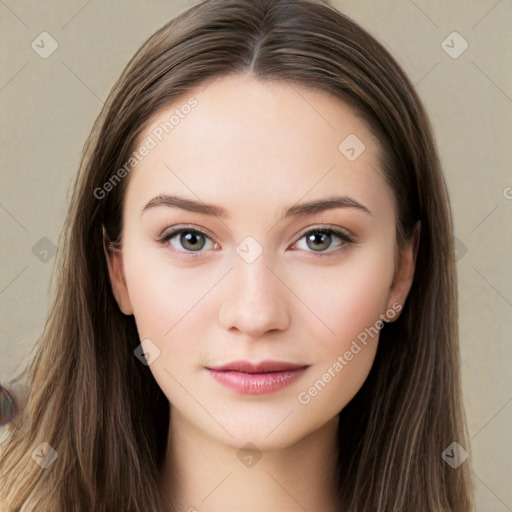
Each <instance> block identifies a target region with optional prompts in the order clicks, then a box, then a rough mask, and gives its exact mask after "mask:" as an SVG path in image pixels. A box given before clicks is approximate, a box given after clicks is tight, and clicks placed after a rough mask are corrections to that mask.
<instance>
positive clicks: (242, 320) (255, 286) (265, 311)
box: [219, 244, 289, 337]
mask: <svg viewBox="0 0 512 512" xmlns="http://www.w3.org/2000/svg"><path fill="white" fill-rule="evenodd" d="M240 246H241V247H242V253H241V255H240V253H239V256H240V257H239V256H236V258H237V261H236V263H235V265H234V268H233V271H232V272H230V278H229V283H230V284H229V286H228V287H227V290H226V296H225V297H223V299H222V304H221V308H220V311H219V322H220V324H221V326H222V327H223V328H224V329H226V330H228V329H231V328H233V327H234V328H236V329H238V330H239V331H242V332H244V333H246V334H248V335H250V336H251V337H259V336H261V335H263V334H264V333H265V332H266V331H269V330H274V329H278V330H285V329H286V328H287V327H288V324H289V311H288V299H289V297H288V296H287V293H286V287H285V286H284V285H283V284H282V283H281V282H280V280H279V279H278V278H277V277H276V276H275V275H274V272H275V270H271V262H270V258H269V255H267V254H266V253H265V252H262V253H261V254H260V255H259V256H257V257H256V258H255V259H252V258H247V257H246V255H247V254H250V251H251V250H253V254H252V255H253V256H254V247H252V248H250V249H249V251H247V252H245V253H244V252H243V249H244V246H243V244H240ZM249 247H250V246H249ZM239 248H240V247H239ZM239 248H237V252H239ZM245 249H247V247H245ZM244 255H245V256H244ZM269 267H270V268H269Z"/></svg>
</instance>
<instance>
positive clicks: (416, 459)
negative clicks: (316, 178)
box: [0, 0, 473, 512]
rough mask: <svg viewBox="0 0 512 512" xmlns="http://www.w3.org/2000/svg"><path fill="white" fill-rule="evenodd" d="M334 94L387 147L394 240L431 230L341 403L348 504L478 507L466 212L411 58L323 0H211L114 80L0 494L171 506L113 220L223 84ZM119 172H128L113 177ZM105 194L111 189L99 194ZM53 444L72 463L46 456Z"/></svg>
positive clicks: (355, 507) (160, 425)
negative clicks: (191, 98) (460, 288)
mask: <svg viewBox="0 0 512 512" xmlns="http://www.w3.org/2000/svg"><path fill="white" fill-rule="evenodd" d="M247 72H249V73H252V74H253V75H254V77H255V78H257V79H259V80H280V81H287V82H288V83H291V84H297V85H300V86H306V87H309V88H312V89H316V90H321V91H324V92H326V93H330V94H332V95H334V96H335V97H336V98H339V99H340V100H341V101H344V102H347V103H348V104H349V105H351V106H352V107H353V108H354V109H355V111H356V112H357V113H358V114H359V115H360V116H362V118H363V119H364V120H365V121H366V123H367V124H368V126H369V128H370V129H371V130H372V131H373V132H374V133H375V134H376V135H377V136H378V139H379V140H380V142H381V146H382V151H383V155H384V156H383V158H382V171H383V173H384V175H385V177H386V180H387V182H388V183H389V185H390V187H391V188H392V190H393V191H394V195H395V199H396V201H395V202H396V220H397V241H398V243H399V244H400V243H403V242H404V241H405V240H407V239H409V237H410V236H411V233H412V230H413V228H414V226H416V225H417V222H418V221H419V222H420V224H421V230H420V240H419V248H418V254H417V262H416V272H415V277H414V281H413V284H412V287H411V290H410V293H409V296H408V299H407V301H406V303H405V305H404V309H403V311H402V315H401V316H400V318H399V319H398V320H397V321H396V322H394V323H390V324H386V326H385V327H384V328H383V329H382V331H381V333H380V342H379V348H378V351H377V355H376V359H375V362H374V365H373V367H372V370H371V372H370V375H369V376H368V378H367V380H366V382H365V383H364V385H363V386H362V388H361V390H360V391H359V392H358V393H357V395H356V396H355V397H354V398H353V399H352V401H351V402H350V403H349V404H348V405H347V406H346V407H345V408H344V409H343V411H341V413H340V422H339V434H340V435H339V447H340V450H339V464H338V466H339V471H338V479H339V495H340V503H342V504H343V507H344V510H350V511H357V512H362V511H368V512H369V511H371V512H384V511H394V512H406V511H407V512H410V511H411V510H414V511H415V512H426V511H433V510H435V511H437V512H440V511H450V512H467V511H469V510H471V509H472V504H473V498H472V494H473V491H472V481H471V477H470V473H471V472H470V467H469V461H466V462H464V463H463V464H462V465H460V466H459V467H458V468H452V467H451V466H450V465H448V464H447V463H446V462H445V461H444V460H443V459H442V456H441V455H442V452H443V450H444V449H445V448H446V447H447V446H449V445H450V444H451V443H452V442H454V441H456V442H458V443H459V444H460V445H462V446H463V447H465V448H466V449H468V439H467V434H466V431H465V426H464V420H463V408H462V398H461V382H460V368H459V365H460V363H459V348H458V330H457V291H456V274H455V258H454V248H453V232H452V219H451V212H450V208H449V202H448V195H447V191H446V186H445V182H444V178H443V175H442V172H441V169H440V163H439V161H438V156H437V150H436V146H435V142H434V139H433V136H432V133H431V127H430V124H429V121H428V118H427V115H426V113H425V111H424V108H423V106H422V104H421V102H420V100H419V98H418V96H417V95H416V92H415V90H414V88H413V86H412V85H411V83H410V81H409V80H408V78H407V77H406V76H405V74H404V72H403V71H402V69H401V68H400V67H399V66H398V64H397V63H396V62H395V60H394V59H393V58H392V57H391V55H390V54H389V53H388V52H387V51H386V50H385V49H384V48H383V47H382V46H381V45H380V44H379V43H378V42H377V41H376V40H375V39H374V38H373V37H372V36H370V35H369V34H368V33H366V32H365V31H364V30H363V29H362V28H360V27H359V26H358V25H357V24H355V23H354V22H353V21H352V20H350V19H349V18H347V17H346V16H344V15H342V14H341V13H339V12H338V11H337V10H335V9H334V8H333V7H331V6H330V5H329V4H326V3H322V2H320V1H314V0H204V1H202V2H200V3H198V4H196V5H193V6H192V7H190V8H188V9H187V10H185V11H184V12H183V13H182V14H181V15H179V16H178V17H176V18H175V19H173V20H171V21H170V22H169V23H167V24H166V25H165V26H163V27H162V28H161V29H160V30H158V31H157V32H156V33H155V34H154V35H152V36H151V37H150V38H149V39H148V40H147V41H146V42H145V43H144V45H143V46H142V47H141V48H140V50H139V51H138V52H137V53H136V54H135V56H134V57H133V58H132V59H131V60H130V62H129V63H128V65H127V67H126V68H125V70H124V71H123V73H122V75H121V77H120V78H119V80H118V81H117V83H116V84H115V86H114V87H113V89H112V91H111V93H110V95H109V97H108V99H107V101H106V103H105V106H104V108H103V110H102V112H101V114H100V115H99V117H98V119H97V120H96V122H95V124H94V127H93V130H92V132H91V135H90V136H89V138H88V140H87V142H86V146H85V148H84V153H83V156H82V161H81V165H80V170H79V173H78V176H77V179H76V182H75V184H74V189H73V194H72V198H71V201H70V207H69V212H68V216H67V219H66V222H65V226H64V230H63V233H62V235H61V238H60V240H59V251H58V258H57V263H56V276H55V281H54V284H55V286H54V289H53V290H52V291H53V293H52V298H53V299H52V300H53V302H52V306H51V309H50V312H49V316H48V321H47V323H46V326H45V329H44V332H43V334H42V336H41V338H40V339H39V340H38V343H37V344H36V347H35V354H34V356H33V357H32V359H31V362H30V364H29V365H28V366H27V367H26V369H25V371H24V372H23V374H22V375H20V376H19V378H20V379H21V378H22V377H26V382H27V384H28V388H29V395H28V400H27V404H26V407H25V408H24V411H23V413H22V414H20V415H19V417H18V418H17V420H16V421H15V422H14V423H13V424H12V425H11V427H10V429H9V433H8V435H7V436H6V439H5V441H4V442H3V445H2V458H1V462H0V471H1V473H0V487H1V489H2V495H1V498H0V506H1V509H2V510H3V511H4V512H11V511H18V510H20V509H21V508H22V506H23V511H36V510H37V511H52V512H56V511H65V512H69V511H71V510H73V511H77V512H81V511H90V510H94V511H96V512H98V511H105V512H106V511H109V512H113V511H116V512H118V511H123V512H127V511H145V512H147V511H161V510H162V506H161V504H160V501H159V500H160V499H159V495H158V485H159V475H160V471H161V468H162V463H163V457H164V455H165V445H166V439H167V429H168V426H169V407H170V406H169V402H168V400H167V399H166V397H165V395H164V394H163V392H162V391H161V389H160V388H159V386H158V385H157V383H156V381H155V379H154V378H153V376H152V374H151V372H150V370H149V368H148V367H147V366H144V365H142V364H140V362H139V360H138V359H137V358H136V357H134V354H133V351H134V349H135V348H136V347H137V346H138V345H139V344H140V339H139V336H138V333H137V328H136V324H135V321H134V318H133V316H124V315H123V314H122V313H121V312H120V311H119V308H118V306H117V303H116V301H115V298H114V296H113V293H112V289H111V286H110V282H109V276H108V269H107V263H106V258H105V253H104V246H103V226H104V227H105V228H106V232H107V233H108V234H109V235H110V237H111V239H112V240H118V239H119V238H120V234H121V229H122V224H121V213H122V205H123V197H124V193H125V190H126V183H127V181H128V179H127V178H125V179H122V180H118V181H119V182H117V181H116V182H115V186H112V187H109V190H108V193H106V192H105V187H104V185H105V183H107V182H109V180H112V179H113V177H114V175H115V174H116V173H118V174H117V176H118V177H119V172H118V171H119V169H121V168H122V167H123V166H124V165H125V163H126V162H128V161H129V159H130V156H131V154H132V152H133V151H134V149H136V145H137V143H138V141H139V140H140V136H141V134H142V132H143V130H144V129H145V128H146V127H147V125H148V122H149V120H150V119H151V118H152V117H153V116H154V114H155V113H156V112H157V111H159V110H160V109H161V108H163V107H168V106H169V105H171V104H175V103H176V102H177V101H178V100H182V99H183V98H185V100H186V98H187V95H189V94H191V91H193V90H194V89H195V88H197V87H199V86H200V85H201V84H204V83H206V82H207V81H208V80H210V79H213V78H216V77H219V76H225V75H229V74H236V73H247ZM110 182H111V183H114V182H113V181H110ZM98 190H103V192H101V194H100V193H99V192H98ZM42 442H47V443H49V445H51V447H53V448H54V449H55V450H56V452H57V454H58V458H57V461H56V462H55V463H54V464H53V465H52V466H51V467H50V468H48V469H42V468H41V467H40V466H39V465H37V464H35V463H34V461H33V460H32V459H31V454H32V452H33V450H35V449H36V448H37V447H38V446H39V445H40V444H41V443H42Z"/></svg>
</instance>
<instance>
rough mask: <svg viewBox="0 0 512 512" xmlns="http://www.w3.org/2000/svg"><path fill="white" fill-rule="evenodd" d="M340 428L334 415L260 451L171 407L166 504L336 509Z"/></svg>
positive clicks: (194, 511)
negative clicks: (210, 431)
mask: <svg viewBox="0 0 512 512" xmlns="http://www.w3.org/2000/svg"><path fill="white" fill-rule="evenodd" d="M337 428H338V417H335V418H333V420H331V421H330V422H329V423H327V424H326V425H324V426H322V427H321V428H320V429H319V430H316V431H314V432H312V433H310V434H309V435H308V436H306V437H305V438H303V439H302V440H300V441H299V442H297V443H296V444H294V445H291V446H288V447H285V448H282V449H274V450H271V451H265V452H263V453H262V452H259V451H258V450H256V451H250V450H241V447H239V446H231V445H227V444H225V443H221V442H219V441H217V440H215V439H212V438H211V437H207V436H206V435H205V434H204V433H203V432H201V431H199V430H197V429H196V428H195V427H193V426H192V425H190V424H189V423H187V422H186V421H185V420H184V418H183V417H180V415H179V414H177V413H176V412H175V411H172V410H171V420H170V428H169V438H168V442H167V452H166V458H165V464H164V469H163V472H162V480H161V494H162V500H163V503H166V504H167V505H166V507H165V510H166V511H169V512H181V511H184V512H185V511H187V512H210V511H211V512H213V511H219V510H222V511H225V512H230V511H237V512H239V511H240V510H243V511H244V512H274V511H275V512H277V511H282V510H286V511H289V512H295V511H297V512H304V510H321V511H322V512H336V511H338V510H339V508H338V505H337V498H336V496H337V495H336V468H337V455H338V448H337V440H336V438H337Z"/></svg>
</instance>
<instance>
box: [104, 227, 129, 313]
mask: <svg viewBox="0 0 512 512" xmlns="http://www.w3.org/2000/svg"><path fill="white" fill-rule="evenodd" d="M103 251H104V253H105V258H106V260H107V267H108V273H109V277H110V284H111V286H112V293H113V294H114V297H115V300H116V302H117V305H118V306H119V309H120V310H121V312H122V313H123V314H125V315H133V307H132V304H131V301H130V297H129V294H128V287H127V286H126V278H125V275H124V268H123V253H122V251H121V248H119V247H116V246H115V244H113V243H112V242H111V241H110V238H109V236H108V234H107V231H106V229H105V226H103Z"/></svg>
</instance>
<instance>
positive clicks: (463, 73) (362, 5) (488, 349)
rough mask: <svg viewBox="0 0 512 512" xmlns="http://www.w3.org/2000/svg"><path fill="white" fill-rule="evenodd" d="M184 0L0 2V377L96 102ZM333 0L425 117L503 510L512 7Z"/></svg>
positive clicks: (47, 272)
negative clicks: (410, 90) (51, 45)
mask: <svg viewBox="0 0 512 512" xmlns="http://www.w3.org/2000/svg"><path fill="white" fill-rule="evenodd" d="M192 3H193V2H190V1H186V0H178V1H155V0H153V1H149V2H135V1H127V0H124V1H122V2H106V1H105V0H93V1H87V0H72V1H70V0H68V1H56V0H52V1H46V2H35V1H18V0H0V16H1V21H0V34H1V35H0V38H1V47H2V50H1V63H0V73H1V75H0V112H1V133H0V137H1V149H2V152H1V180H2V181H1V183H2V186H1V191H0V225H1V249H0V258H1V271H0V308H1V338H0V348H1V355H2V357H1V360H0V377H1V379H2V381H8V380H9V378H10V377H11V376H12V375H13V374H14V372H15V370H16V369H17V368H18V367H19V365H20V364H21V363H22V362H23V361H24V360H25V359H26V357H27V355H28V353H29V351H30V348H31V347H32V345H33V343H34V341H35V340H36V339H37V337H38V336H39V335H40V333H41V330H42V328H43V325H44V321H45V316H46V312H47V303H48V287H49V283H50V278H51V274H52V266H53V263H54V261H55V258H54V257H53V252H52V249H53V248H54V244H57V241H58V238H59V235H60V232H61V229H62V224H63V221H64V216H65V212H66V202H67V198H68V190H69V185H70V183H71V180H72V178H73V176H74V174H75V172H76V170H77V167H78V161H79V156H80V151H81V148H82V145H83V143H84V142H85V139H86V137H87V135H88V133H89V131H90V129H91V126H92V123H93V120H94V119H95V117H96V116H97V114H98V113H99V110H100V107H101V104H102V101H103V100H104V99H105V98H106V96H107V94H108V92H109V90H110V88H111V86H112V85H113V83H114V81H115V80H116V79H117V77H118V75H119V74H120V72H121V70H122V68H123V67H124V65H125V64H126V63H127V61H128V59H129V57H130V56H131V55H132V54H133V52H134V51H135V50H136V49H137V48H138V47H139V46H140V44H141V43H142V42H143V41H144V40H145V39H146V38H147V37H148V36H149V35H150V34H152V33H153V32H154V31H155V30H156V29H157V28H159V27H160V26H161V25H163V24H164V22H165V21H167V20H168V19H169V18H171V17H172V16H173V15H174V14H175V13H177V12H179V11H181V10H182V9H183V8H184V7H185V6H187V5H191V4H192ZM332 3H333V4H334V5H335V6H337V7H339V8H340V9H341V10H342V11H344V12H345V13H347V14H348V15H349V16H351V17H352V18H354V19H355V20H356V21H357V22H359V23H360V24H361V25H362V26H363V27H365V28H367V29H368V30H369V31H370V32H371V33H372V34H374V35H375V36H376V37H377V38H378V39H380V40H381V41H382V42H383V43H384V44H385V45H386V46H387V48H389V50H390V51H391V52H392V53H393V54H394V55H395V57H396V58H397V60H398V61H399V62H400V63H401V64H402V65H403V67H404V68H405V70H406V71H407V72H408V74H409V76H410V77H411V79H412V81H413V82H414V83H415V84H416V85H417V88H418V91H419V93H420V95H421V97H422V98H423V100H424V103H425V105H426V107H427V110H428V112H429V114H430V116H431V119H432V122H433V125H434V129H435V132H436V136H437V140H438V145H439V150H440V154H441V159H442V162H443V166H444V170H445V174H446V178H447V181H448V185H449V189H450V193H451V200H452V207H453V214H454V218H455V226H456V235H457V239H458V241H457V244H458V263H457V265H458V271H459V287H460V295H461V297H460V327H461V351H462V361H463V379H464V389H465V404H466V414H467V420H468V427H469V433H470V436H471V446H468V447H466V449H467V450H468V451H469V452H470V454H471V456H472V457H473V463H474V473H475V479H476V483H477V503H478V506H477V509H476V510H478V511H484V512H505V511H511V510H512V486H509V485H508V484H507V481H508V482H509V478H510V475H511V474H512V460H511V459H512V457H511V447H512V443H511V439H510V435H507V434H508V433H509V431H510V425H511V419H512V418H511V416H512V403H511V402H512V383H511V378H510V363H511V354H512V346H511V344H510V332H511V327H512V322H511V320H512V315H511V308H512V286H511V284H512V271H511V266H510V263H509V264H507V263H506V262H507V261H508V262H510V261H512V257H511V256H512V255H511V247H512V243H511V232H512V231H511V229H510V224H511V222H510V221H511V215H510V212H511V209H512V199H511V198H512V188H511V187H512V176H511V173H510V168H511V166H510V164H511V160H512V158H511V151H510V146H511V145H510V134H511V133H512V130H511V128H512V126H511V125H512V118H511V110H512V91H511V85H512V80H511V79H512V76H511V68H510V64H509V63H510V62H511V61H512V55H511V54H512V51H511V48H512V44H511V35H510V34H511V31H510V27H511V26H512V2H511V1H510V0H500V1H496V0H488V1H487V0H486V1H462V0H458V1H449V2H448V1H428V0H414V1H412V0H399V1H377V0H374V1H333V2H332ZM45 31H46V32H48V33H49V34H50V35H51V36H52V37H53V38H54V39H55V40H56V41H57V43H58V48H57V50H56V51H55V52H54V53H53V54H52V55H50V56H49V57H48V58H47V59H43V58H41V57H40V56H39V55H38V54H37V53H36V52H35V51H34V50H33V49H32V47H31V43H32V41H34V40H36V42H37V41H38V40H39V39H37V38H38V36H39V35H40V34H41V33H42V32H45ZM453 31H457V32H458V33H459V34H460V35H461V36H462V38H463V39H464V40H465V41H467V43H468V44H469V47H468V49H467V50H466V51H465V52H464V53H462V54H461V55H460V56H459V57H458V58H455V59H454V58H452V57H450V56H449V55H448V54H447V53H446V52H445V50H444V49H443V47H442V42H443V41H444V40H445V39H446V38H447V36H448V35H449V34H451V33H452V32H453ZM448 41H449V42H448V44H449V45H450V46H454V48H453V49H452V50H451V51H452V52H454V51H457V50H460V49H461V48H462V46H461V45H462V44H463V41H462V40H460V39H455V40H454V42H453V43H452V42H451V39H448ZM46 48H48V46H46ZM45 237H46V239H45ZM41 239H43V240H41ZM36 244H37V245H36ZM34 247H35V249H34ZM44 251H47V252H46V253H45V252H44ZM36 254H37V255H38V256H36ZM45 258H46V259H47V260H48V261H46V262H45V261H44V259H45ZM446 414H450V411H446Z"/></svg>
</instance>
